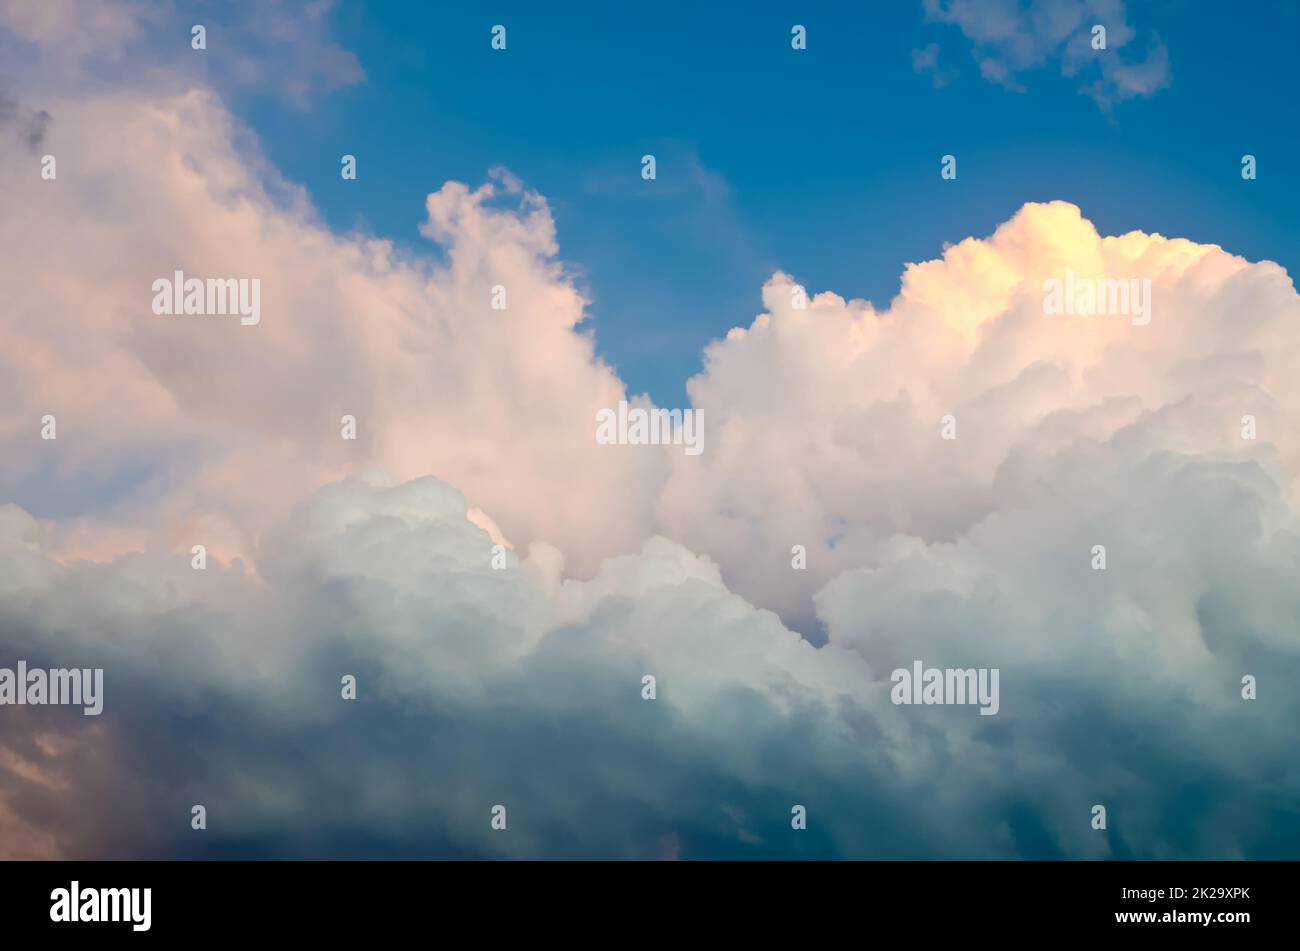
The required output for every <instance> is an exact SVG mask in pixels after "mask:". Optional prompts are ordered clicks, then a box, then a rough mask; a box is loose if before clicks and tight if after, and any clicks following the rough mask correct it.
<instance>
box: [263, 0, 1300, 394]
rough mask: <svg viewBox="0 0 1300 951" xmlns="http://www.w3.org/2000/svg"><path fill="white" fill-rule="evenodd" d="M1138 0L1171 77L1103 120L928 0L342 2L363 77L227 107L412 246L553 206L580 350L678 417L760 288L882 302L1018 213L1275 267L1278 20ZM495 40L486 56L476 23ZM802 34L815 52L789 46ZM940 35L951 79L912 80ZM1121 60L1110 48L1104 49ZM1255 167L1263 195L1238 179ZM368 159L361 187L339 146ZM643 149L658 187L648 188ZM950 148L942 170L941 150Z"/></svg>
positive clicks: (1284, 39) (1290, 76)
mask: <svg viewBox="0 0 1300 951" xmlns="http://www.w3.org/2000/svg"><path fill="white" fill-rule="evenodd" d="M1231 12H1232V15H1227V11H1225V9H1224V8H1223V7H1221V6H1217V5H1213V4H1193V3H1181V2H1153V3H1143V4H1133V5H1130V8H1129V9H1128V10H1127V18H1128V21H1129V22H1130V24H1131V25H1132V26H1133V28H1134V29H1135V30H1136V34H1137V35H1136V39H1135V40H1134V41H1133V44H1132V48H1131V50H1125V51H1123V52H1122V53H1120V55H1124V56H1128V55H1130V53H1131V52H1135V51H1136V52H1141V51H1142V50H1144V49H1146V48H1147V47H1149V46H1150V45H1151V44H1152V43H1163V44H1164V45H1165V46H1166V47H1167V49H1168V56H1169V77H1168V82H1167V84H1166V85H1165V87H1164V88H1162V89H1160V90H1158V91H1156V92H1155V93H1154V94H1153V95H1151V96H1149V97H1138V98H1133V99H1129V100H1127V101H1124V102H1120V103H1117V104H1115V105H1114V107H1113V108H1112V109H1111V110H1110V112H1109V114H1108V113H1107V111H1105V110H1103V109H1102V108H1100V107H1099V106H1098V104H1097V103H1096V102H1094V101H1093V99H1092V98H1090V97H1089V96H1087V95H1084V94H1082V93H1081V92H1080V85H1081V79H1080V78H1079V77H1066V76H1063V75H1062V74H1061V69H1060V65H1059V62H1058V60H1057V59H1056V58H1055V57H1053V56H1051V55H1049V56H1048V58H1047V61H1046V62H1045V64H1044V65H1043V66H1041V67H1040V68H1036V69H1029V70H1026V71H1025V72H1023V73H1021V74H1019V75H1018V76H1017V81H1018V84H1019V85H1020V86H1022V87H1023V91H1013V90H1009V89H1007V88H1004V87H1003V86H1001V85H998V84H996V83H993V82H990V81H988V80H986V79H984V78H982V77H981V75H980V71H979V69H978V67H977V64H976V61H975V58H974V56H973V47H972V42H971V40H970V39H968V38H967V37H966V36H964V35H963V33H962V31H961V30H960V29H958V28H957V27H956V26H954V25H950V24H946V23H941V22H935V21H934V20H933V19H932V18H929V19H928V18H927V16H926V12H925V10H924V9H923V6H922V3H921V2H920V0H918V2H915V3H907V2H891V3H880V4H865V5H859V8H858V9H854V10H847V9H841V8H840V7H839V5H835V4H827V3H759V4H746V5H745V14H744V16H740V15H738V14H737V13H736V12H735V9H734V8H729V7H721V8H712V7H710V6H708V5H699V4H653V5H648V6H647V5H638V4H616V5H613V4H605V3H586V4H570V5H566V8H565V14H564V15H563V16H554V15H548V14H547V13H546V12H543V11H540V10H538V9H537V8H536V5H535V4H523V3H518V4H510V3H497V4H491V5H487V6H485V5H479V4H473V5H465V7H464V8H461V7H458V5H444V4H437V5H432V4H425V3H405V4H404V3H385V4H379V5H371V6H363V5H360V4H352V3H344V4H342V5H340V7H339V8H338V9H337V10H336V11H335V13H334V14H333V28H334V35H335V37H336V38H337V39H338V41H339V42H340V43H341V44H342V45H343V46H345V47H346V48H348V49H350V50H352V51H353V52H354V53H355V54H356V55H357V57H358V59H359V61H360V63H361V66H362V68H363V69H364V70H365V74H366V78H365V80H364V81H363V82H361V83H359V84H356V85H353V86H350V87H348V88H345V89H342V90H338V91H335V92H333V93H331V94H329V95H327V96H325V97H324V98H322V99H320V100H318V101H315V102H313V103H312V104H311V105H310V106H309V107H307V109H306V110H305V111H304V110H303V109H301V108H299V107H295V106H294V105H292V104H289V103H287V102H285V101H284V100H282V99H276V98H269V97H268V98H258V97H256V96H250V95H245V96H244V97H243V100H242V102H239V101H237V108H239V109H240V110H241V112H242V114H243V116H244V118H245V119H246V120H247V121H248V122H250V124H251V125H252V126H253V127H254V129H255V130H256V131H257V132H258V133H259V135H260V136H261V139H262V142H263V145H264V147H265V149H266V151H267V153H268V155H269V156H270V158H271V159H272V161H273V162H274V164H275V165H276V166H278V167H279V169H280V170H281V171H282V172H283V173H284V174H286V175H287V176H288V177H289V178H290V179H292V180H294V181H298V182H301V183H302V184H304V185H306V186H307V187H308V189H309V190H310V192H311V194H312V196H313V199H314V200H315V201H316V202H317V204H318V205H319V207H320V209H321V210H322V213H323V214H324V215H325V217H326V219H327V220H328V221H329V222H330V224H331V225H332V226H334V227H336V228H339V229H344V230H346V229H352V228H361V229H362V230H365V231H368V232H373V233H375V234H378V235H382V236H385V237H389V238H392V239H393V240H395V241H397V242H399V243H400V244H402V245H404V246H407V247H410V248H413V249H416V250H419V251H421V252H422V253H431V252H432V249H431V248H430V246H429V244H428V242H427V241H425V240H424V239H423V238H421V237H419V235H418V233H417V230H416V229H417V226H418V223H419V222H420V221H421V220H422V217H423V198H424V195H425V194H426V193H428V192H429V191H432V190H435V189H436V188H438V187H439V186H440V185H441V184H442V183H443V182H444V181H445V180H447V179H457V180H461V181H465V182H468V183H470V184H477V183H479V182H482V181H484V180H485V177H486V173H487V170H488V169H489V168H491V167H492V166H495V165H504V166H506V167H507V168H509V169H510V170H511V171H513V172H514V173H515V174H516V175H518V176H520V177H521V178H522V179H523V180H524V181H525V182H526V184H527V185H528V186H529V187H531V188H534V189H536V190H538V191H540V192H541V193H542V194H543V195H545V196H546V198H547V199H548V201H549V202H550V203H551V206H552V209H553V212H554V214H555V218H556V222H557V227H558V238H559V243H560V255H561V258H562V259H563V260H564V262H565V263H566V265H567V266H568V267H570V268H571V269H572V270H573V271H574V272H575V273H576V274H578V275H579V276H580V279H581V282H582V284H583V286H584V287H586V288H587V290H588V292H589V293H590V294H591V296H592V298H593V306H592V308H591V312H592V315H593V317H594V320H593V321H592V322H591V324H590V325H589V326H590V327H591V328H592V329H594V331H595V333H596V339H597V344H598V349H599V352H600V353H601V354H602V356H604V357H605V359H606V360H608V361H609V362H611V363H613V364H614V365H615V366H616V367H617V368H618V371H619V373H620V374H621V375H622V377H623V379H624V380H626V381H627V383H628V386H629V388H630V390H632V391H633V392H639V391H649V392H650V393H651V395H652V396H653V397H654V398H655V399H656V400H657V401H659V402H660V403H661V404H667V405H677V404H678V403H680V402H681V401H683V400H684V399H685V390H684V383H685V381H686V379H687V378H688V377H689V376H690V375H692V374H693V373H695V372H697V370H698V368H699V359H700V349H701V347H702V346H703V345H704V344H706V343H707V342H708V341H709V340H710V339H713V338H715V337H718V336H720V335H722V334H724V333H725V332H726V330H727V329H728V328H730V327H732V326H734V325H737V324H742V325H747V324H748V323H749V321H750V320H751V319H752V318H753V316H754V315H755V314H756V313H757V312H759V310H760V309H761V304H760V300H759V288H760V287H761V284H762V282H763V281H764V280H765V279H766V277H767V276H768V275H770V274H771V272H772V271H773V270H775V269H777V268H783V269H785V270H788V271H790V272H792V273H793V274H794V275H795V276H796V277H797V278H798V279H799V280H800V281H802V282H804V283H805V284H806V285H807V286H808V287H809V288H810V290H814V291H819V290H827V289H829V290H834V291H836V292H837V293H840V294H842V295H844V296H852V297H865V298H867V299H869V300H871V301H873V302H874V303H875V304H876V305H877V306H878V307H882V308H883V307H884V306H886V305H887V304H888V301H889V299H890V298H891V297H892V296H893V295H894V294H895V293H896V292H897V290H898V281H899V275H900V274H901V271H902V268H903V265H904V263H905V262H908V261H919V260H926V259H928V258H931V257H935V256H937V255H938V254H940V253H941V251H942V246H943V243H944V242H945V241H957V240H960V239H961V238H963V237H966V236H969V235H980V236H982V235H986V234H988V233H989V232H991V231H992V230H993V229H994V228H995V227H996V226H997V225H998V224H999V223H1000V222H1002V221H1004V220H1006V219H1007V218H1008V217H1009V216H1010V215H1011V214H1012V213H1013V212H1014V211H1015V209H1017V208H1018V207H1019V206H1020V205H1021V204H1022V203H1024V202H1025V201H1030V200H1047V199H1054V198H1063V199H1067V200H1069V201H1072V202H1075V203H1077V204H1078V205H1080V207H1081V208H1082V209H1083V211H1084V214H1085V215H1086V216H1088V217H1090V218H1091V219H1092V220H1093V221H1094V222H1095V223H1096V224H1097V226H1098V228H1099V229H1100V230H1101V231H1102V233H1119V232H1123V231H1127V230H1131V229H1142V230H1146V231H1159V232H1161V233H1163V234H1167V235H1175V236H1182V237H1188V238H1192V239H1194V240H1197V241H1203V242H1213V243H1218V244H1221V245H1223V246H1224V247H1226V248H1227V249H1228V250H1230V251H1233V252H1234V253H1238V254H1241V255H1244V256H1245V257H1247V258H1249V259H1251V260H1257V259H1260V258H1269V259H1273V260H1276V261H1278V262H1280V263H1281V264H1282V265H1283V266H1285V267H1287V269H1288V270H1289V271H1290V272H1292V273H1294V272H1295V268H1296V265H1297V248H1300V197H1297V196H1300V189H1297V188H1296V187H1295V185H1294V182H1293V180H1292V179H1291V177H1290V176H1291V174H1292V173H1291V172H1290V171H1289V169H1288V168H1287V163H1288V162H1289V161H1290V157H1291V156H1293V155H1295V154H1296V153H1297V145H1298V144H1300V143H1298V142H1297V133H1296V128H1295V122H1294V108H1295V93H1296V91H1297V82H1296V69H1295V61H1294V56H1293V49H1292V45H1293V43H1294V40H1295V37H1296V36H1297V35H1300V10H1298V9H1297V7H1296V5H1295V4H1280V3H1278V4H1273V3H1268V4H1257V5H1255V9H1254V10H1253V12H1251V13H1249V14H1248V15H1240V8H1237V7H1234V8H1233V9H1232V11H1231ZM495 23H501V24H504V25H505V26H506V27H507V30H508V34H507V36H508V48H507V50H506V51H505V52H503V53H502V52H494V51H492V50H491V49H490V46H489V38H490V37H489V33H490V29H491V27H492V25H493V24H495ZM795 23H799V24H803V25H805V26H806V27H807V30H808V49H807V50H805V51H802V52H796V51H794V50H792V49H791V47H790V28H791V25H792V24H795ZM931 43H936V44H938V48H939V60H938V62H939V67H940V69H941V70H942V71H943V73H944V75H945V77H946V78H947V79H948V80H949V81H948V82H947V83H946V84H945V85H944V86H943V87H942V88H936V85H935V82H934V81H933V79H932V76H931V75H930V74H928V73H921V72H918V71H917V70H916V69H914V67H913V61H912V51H913V50H917V49H923V48H925V47H926V46H928V45H929V44H931ZM1112 52H1114V51H1112ZM1247 152H1249V153H1252V154H1255V155H1256V156H1257V158H1258V161H1259V170H1260V172H1259V178H1258V179H1257V180H1256V181H1253V182H1244V181H1242V179H1241V176H1240V161H1241V155H1242V154H1243V153H1247ZM343 153H353V154H356V155H357V156H358V160H359V177H358V180H357V181H356V182H344V181H342V180H341V179H340V177H339V174H338V156H340V155H341V154H343ZM644 153H653V154H654V155H656V157H657V160H658V179H657V181H655V182H654V183H646V182H643V181H642V180H641V179H640V175H639V172H640V164H639V160H640V156H641V155H642V154H644ZM945 153H951V154H954V155H956V156H957V158H958V173H959V174H958V179H957V180H956V181H953V182H946V181H943V180H941V179H940V177H939V174H938V171H939V159H940V156H942V155H943V154H945Z"/></svg>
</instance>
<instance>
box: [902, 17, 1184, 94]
mask: <svg viewBox="0 0 1300 951" xmlns="http://www.w3.org/2000/svg"><path fill="white" fill-rule="evenodd" d="M923 5H924V8H925V15H926V19H928V20H931V21H933V22H936V23H946V24H951V25H953V26H956V27H958V28H959V29H960V30H961V32H962V34H963V35H964V36H965V37H966V38H967V39H968V40H970V41H971V42H972V44H973V45H974V48H973V51H972V52H973V55H974V57H975V61H976V63H978V64H979V68H980V75H982V76H983V77H984V78H985V79H987V80H989V81H990V82H993V83H997V84H998V85H1001V86H1005V87H1006V88H1007V89H1010V90H1013V91H1016V92H1024V91H1025V86H1024V85H1023V83H1022V82H1021V81H1020V79H1019V77H1020V76H1021V75H1023V74H1024V73H1027V72H1031V71H1033V70H1036V69H1040V68H1042V67H1043V66H1045V65H1046V64H1047V63H1048V62H1049V61H1051V60H1054V59H1059V60H1060V63H1061V73H1062V75H1064V76H1076V75H1077V76H1080V77H1083V78H1086V77H1087V76H1088V75H1095V76H1096V78H1095V79H1091V80H1089V81H1086V82H1084V83H1083V85H1082V86H1081V87H1080V91H1081V92H1084V93H1086V94H1087V95H1089V96H1091V97H1092V98H1093V99H1094V100H1095V101H1096V102H1097V104H1098V105H1100V106H1101V107H1102V109H1103V110H1106V111H1109V110H1110V108H1111V107H1112V106H1113V105H1114V104H1115V103H1117V102H1122V101H1124V100H1126V99H1132V98H1134V97H1139V96H1150V95H1153V94H1154V93H1156V92H1157V91H1158V90H1160V89H1162V88H1163V87H1165V86H1167V85H1168V84H1169V75H1170V71H1169V51H1168V49H1167V48H1166V47H1165V46H1164V44H1162V43H1161V42H1160V41H1159V39H1158V38H1154V37H1153V38H1152V39H1151V40H1150V41H1149V42H1148V43H1147V49H1146V51H1145V52H1144V53H1141V54H1138V53H1135V51H1134V49H1133V46H1132V45H1131V44H1133V42H1134V40H1135V39H1136V38H1137V32H1136V31H1135V30H1134V29H1133V27H1132V26H1131V25H1130V24H1129V22H1128V17H1127V13H1126V11H1125V7H1124V3H1123V2H1122V0H923ZM1095 25H1101V26H1103V27H1105V29H1106V49H1104V50H1094V49H1093V48H1092V45H1091V44H1092V28H1093V27H1094V26H1095ZM931 46H934V47H935V49H934V53H933V54H931V53H930V52H929V47H927V48H926V50H925V51H918V52H920V53H921V58H922V60H923V62H922V63H921V64H919V65H918V62H917V56H918V53H917V52H914V53H913V65H914V66H915V68H916V69H917V71H918V72H919V71H921V70H922V69H923V67H924V68H934V69H936V70H937V65H933V64H936V63H937V56H938V47H937V46H936V45H935V44H931ZM1094 67H1095V69H1094ZM935 75H936V84H937V82H938V73H937V71H936V74H935Z"/></svg>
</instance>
